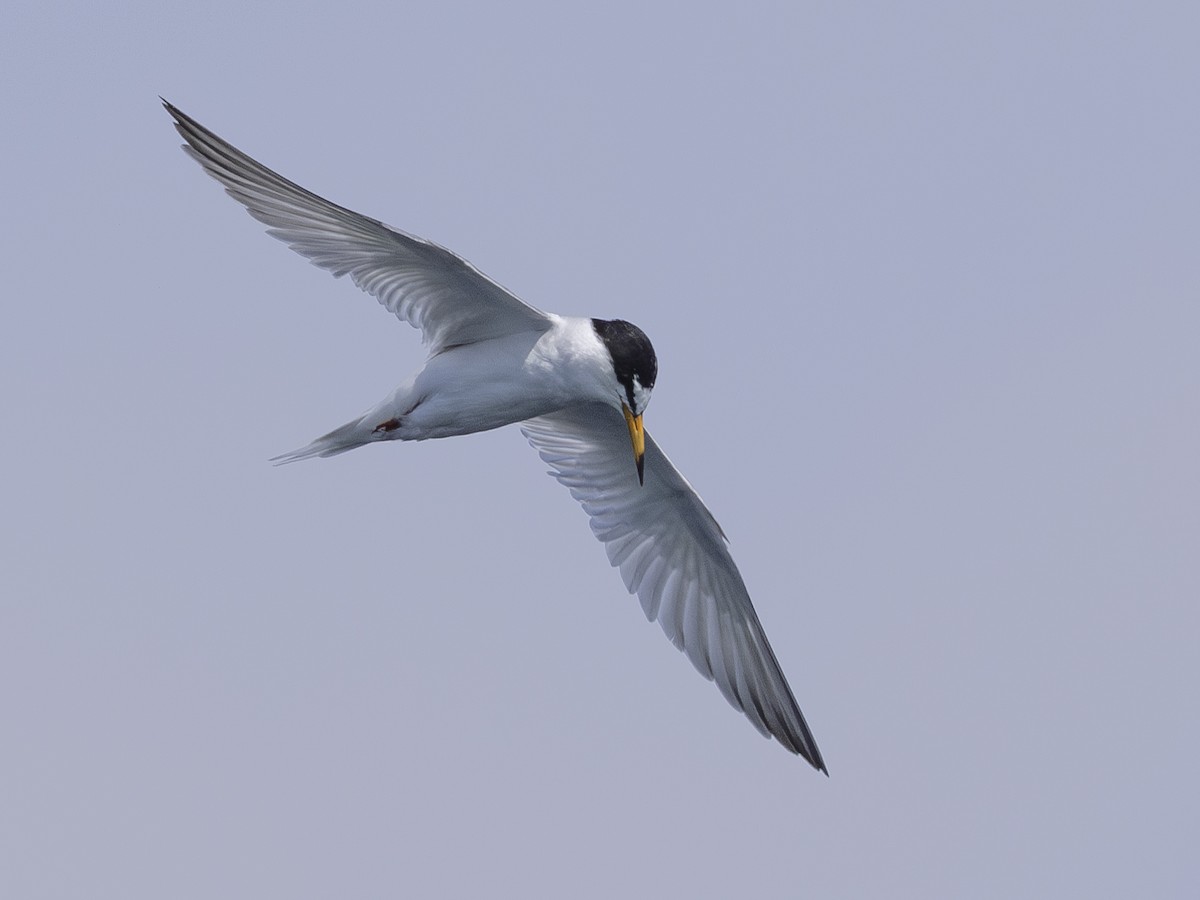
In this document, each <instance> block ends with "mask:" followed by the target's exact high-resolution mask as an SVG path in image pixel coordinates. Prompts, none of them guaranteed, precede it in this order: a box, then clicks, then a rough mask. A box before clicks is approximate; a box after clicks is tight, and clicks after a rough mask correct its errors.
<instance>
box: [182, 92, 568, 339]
mask: <svg viewBox="0 0 1200 900" xmlns="http://www.w3.org/2000/svg"><path fill="white" fill-rule="evenodd" d="M163 105H164V106H165V107H166V108H167V112H169V113H170V114H171V116H172V117H173V118H174V119H175V128H176V130H178V132H179V133H180V134H181V135H183V139H184V140H185V141H187V143H186V144H184V145H183V149H184V150H186V151H187V152H188V153H189V154H190V155H191V156H192V157H193V158H195V160H196V161H197V162H199V163H200V165H202V166H203V167H204V169H205V171H206V172H208V174H209V175H211V176H212V177H213V178H215V179H217V181H219V182H221V184H223V185H224V186H225V191H226V193H228V194H229V196H231V197H233V199H235V200H237V201H238V202H239V203H241V204H242V205H243V206H245V207H246V209H247V210H248V211H249V213H250V215H252V216H254V218H256V219H258V220H259V221H260V222H263V223H265V224H266V225H268V226H269V227H268V229H267V233H268V234H270V235H272V236H273V237H277V238H279V239H280V240H281V241H284V242H286V243H287V244H288V246H289V247H291V248H292V249H293V250H295V251H296V252H297V253H299V254H301V255H302V256H307V257H308V258H309V259H310V260H312V261H313V262H314V263H316V264H317V265H318V266H321V267H323V268H326V269H328V270H329V271H331V272H332V273H333V274H334V275H335V276H339V277H340V276H342V275H349V276H350V277H351V278H352V279H353V280H354V283H355V284H357V285H358V286H359V287H360V288H362V289H363V290H364V291H366V292H367V293H368V294H371V295H373V296H374V297H376V298H377V299H378V300H379V302H380V303H382V304H383V305H384V306H386V307H387V308H388V309H389V310H391V311H392V312H393V313H395V314H396V315H397V316H399V317H400V318H401V319H403V320H404V321H406V322H408V323H409V324H410V325H412V326H413V327H414V328H419V329H420V330H421V332H422V336H423V338H424V341H425V343H426V344H428V345H429V348H430V352H431V353H437V352H438V351H440V350H443V349H445V348H446V347H450V346H456V345H461V344H472V343H475V342H476V341H482V340H487V339H489V338H496V337H503V336H504V335H508V334H517V333H519V332H522V331H545V330H546V329H547V328H548V327H549V326H550V317H549V316H547V315H546V314H545V313H543V312H541V311H540V310H537V309H534V308H533V307H532V306H529V305H528V304H526V303H522V302H521V301H520V300H518V299H517V298H516V297H514V296H513V295H512V294H510V293H509V292H508V291H506V290H504V288H502V287H500V285H498V284H496V283H495V282H494V281H492V280H491V279H489V278H488V277H487V276H486V275H484V274H483V273H482V272H480V271H479V270H478V269H476V268H475V267H474V266H472V265H471V264H470V263H468V262H467V261H466V260H464V259H460V258H459V257H458V256H455V255H454V254H453V253H451V252H450V251H449V250H446V249H445V248H444V247H439V246H438V245H437V244H433V243H430V242H429V241H426V240H422V239H421V238H418V237H413V236H412V235H408V234H405V233H404V232H402V231H399V230H397V229H395V228H392V227H391V226H389V225H384V224H383V223H382V222H379V221H377V220H375V219H370V218H367V217H366V216H363V215H359V214H358V213H356V212H354V211H352V210H349V209H346V208H345V207H342V206H338V205H337V204H336V203H330V202H329V201H328V200H325V199H322V198H321V197H318V196H317V195H316V194H314V193H312V192H310V191H306V190H305V189H304V188H302V187H300V186H299V185H298V184H294V183H292V182H291V181H288V180H287V179H286V178H284V177H282V176H281V175H277V174H276V173H275V172H272V171H271V170H270V169H268V168H267V167H266V166H264V165H262V164H261V163H259V162H256V161H255V160H253V159H251V158H250V157H249V156H247V155H246V154H245V153H243V152H242V151H240V150H238V149H237V148H236V147H234V146H233V145H232V144H229V143H227V142H226V141H223V140H222V139H221V138H219V137H217V136H216V135H215V134H213V133H212V132H211V131H209V130H208V129H207V128H205V127H204V126H203V125H201V124H200V123H199V122H197V121H196V120H195V119H192V118H190V117H189V116H187V115H185V114H184V113H182V112H180V111H179V110H178V109H176V108H175V107H174V106H172V105H171V104H170V103H167V102H166V101H165V100H164V101H163Z"/></svg>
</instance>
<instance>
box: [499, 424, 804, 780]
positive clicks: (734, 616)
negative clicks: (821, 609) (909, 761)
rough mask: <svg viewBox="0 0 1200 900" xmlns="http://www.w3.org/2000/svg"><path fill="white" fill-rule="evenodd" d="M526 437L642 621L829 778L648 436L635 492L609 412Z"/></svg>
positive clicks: (704, 522) (702, 516)
mask: <svg viewBox="0 0 1200 900" xmlns="http://www.w3.org/2000/svg"><path fill="white" fill-rule="evenodd" d="M521 430H522V431H523V432H524V434H525V437H526V438H527V439H528V440H529V442H530V443H531V444H532V445H533V447H534V448H535V449H536V450H537V451H538V453H539V455H540V456H541V458H542V459H543V460H544V461H545V462H546V463H548V464H549V465H550V468H551V473H550V474H551V475H553V476H554V477H555V478H556V479H558V481H560V482H561V483H562V484H564V485H565V486H566V487H567V488H568V489H569V490H570V491H571V496H573V497H574V498H575V499H576V500H578V501H579V503H580V504H581V505H582V506H583V509H584V511H585V512H586V513H587V514H588V516H589V518H590V520H591V526H592V531H593V532H594V533H595V535H596V537H598V538H599V539H600V540H601V541H602V542H603V543H604V545H605V549H606V550H607V552H608V558H609V561H610V562H611V563H612V564H613V565H614V566H616V567H617V568H619V569H620V571H621V578H622V580H624V582H625V586H626V587H627V588H628V589H629V592H630V593H632V594H636V595H637V597H638V599H639V600H640V601H641V604H642V609H643V610H644V611H645V613H646V616H647V618H649V619H650V620H651V621H654V620H655V619H657V620H658V623H659V625H661V626H662V629H663V631H664V632H665V633H666V635H667V637H668V638H670V640H671V643H673V644H674V645H675V646H676V647H678V648H679V649H681V650H682V651H683V652H684V653H685V654H686V655H687V657H688V659H690V660H691V661H692V664H693V665H694V666H695V667H696V669H697V670H699V672H700V673H701V674H702V675H704V677H705V678H708V679H711V680H714V681H715V682H716V684H717V687H718V688H720V690H721V693H722V694H724V695H725V698H726V699H727V700H728V701H729V702H730V703H731V704H733V706H735V707H736V708H737V709H740V710H741V711H742V712H743V713H745V715H746V718H748V719H749V720H750V721H751V723H753V725H754V727H755V728H757V729H758V730H759V731H760V732H762V733H763V734H764V735H769V736H773V737H774V738H775V739H776V740H778V741H779V742H780V743H781V744H783V746H785V747H787V748H788V749H789V750H791V751H792V752H793V753H798V754H800V755H801V756H803V757H804V758H805V759H807V760H808V761H809V762H810V763H812V764H813V765H814V766H815V767H816V768H817V769H820V770H821V771H827V770H826V768H825V763H824V761H823V760H822V759H821V751H820V750H818V749H817V744H816V741H815V740H814V739H813V736H812V732H810V731H809V728H808V725H807V724H806V723H805V721H804V715H803V713H801V711H800V707H799V705H797V703H796V698H795V697H794V696H793V695H792V691H791V688H790V687H789V686H788V683H787V680H786V678H785V677H784V675H783V671H782V670H781V669H780V667H779V663H778V662H777V661H776V659H775V654H774V652H773V651H772V650H771V645H770V644H769V643H768V642H767V636H766V634H765V633H764V632H763V629H762V625H761V624H760V623H759V621H758V616H757V614H756V613H755V611H754V606H753V605H752V604H751V602H750V595H749V594H748V593H747V591H746V585H745V583H744V582H743V581H742V576H741V574H740V573H739V572H738V569H737V566H736V565H735V564H734V562H733V557H731V556H730V555H729V550H728V547H727V546H726V542H725V536H724V534H723V533H722V532H721V528H720V526H719V525H717V522H716V520H715V519H714V518H713V516H712V514H711V513H710V512H709V511H708V508H707V507H706V506H705V505H704V503H703V501H702V500H701V499H700V496H699V495H698V494H697V493H696V492H695V491H694V490H693V489H692V486H691V485H690V484H688V482H687V480H686V479H685V478H684V477H683V476H682V475H681V474H680V473H679V471H678V470H677V469H676V468H675V467H674V466H673V465H672V464H671V461H670V460H669V459H667V457H666V455H665V454H664V453H663V452H662V450H661V449H659V446H658V444H657V443H655V441H654V440H653V439H652V438H651V437H650V435H649V434H647V435H646V468H645V474H646V481H645V484H644V486H639V485H638V482H637V475H636V472H635V469H634V465H633V458H632V452H631V450H630V447H629V441H628V438H627V430H626V427H625V423H624V421H622V418H621V414H620V413H619V412H617V411H616V410H614V409H612V408H610V407H608V406H606V405H604V404H599V403H596V404H586V405H581V406H577V407H571V408H569V409H566V410H564V411H562V412H559V413H554V414H553V415H548V416H540V417H539V418H536V419H530V420H529V421H527V422H525V423H524V424H523V425H522V427H521Z"/></svg>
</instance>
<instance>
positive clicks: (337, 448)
mask: <svg viewBox="0 0 1200 900" xmlns="http://www.w3.org/2000/svg"><path fill="white" fill-rule="evenodd" d="M366 422H367V417H366V416H363V417H361V418H358V419H355V420H354V421H353V422H347V423H346V424H345V425H343V426H342V427H341V428H335V429H333V431H331V432H329V434H326V435H323V436H322V437H319V438H317V439H316V440H315V441H313V442H312V443H311V444H309V445H308V446H307V447H301V448H300V449H299V450H292V451H291V452H289V453H282V454H280V455H279V456H276V457H273V458H272V459H271V462H273V463H274V464H275V465H277V466H282V465H284V464H285V463H292V462H298V461H299V460H302V459H310V458H311V457H314V456H337V455H338V454H339V453H345V452H346V451H347V450H353V449H354V448H355V447H361V446H363V445H364V444H370V443H372V442H373V441H377V440H379V439H380V438H381V437H382V435H380V434H379V432H378V431H376V430H374V429H372V428H371V427H370V426H369V425H367V424H366Z"/></svg>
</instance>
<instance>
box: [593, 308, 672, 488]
mask: <svg viewBox="0 0 1200 900" xmlns="http://www.w3.org/2000/svg"><path fill="white" fill-rule="evenodd" d="M592 328H594V329H595V331H596V335H597V336H598V337H599V338H600V341H601V343H603V344H604V346H605V348H606V349H607V350H608V355H609V357H610V358H611V359H612V368H613V391H612V393H613V403H614V404H616V405H619V406H620V408H621V412H623V413H624V414H625V423H626V424H627V425H628V426H629V439H630V441H631V442H632V443H633V458H634V462H635V463H636V464H637V473H638V483H639V484H643V483H645V463H646V432H645V430H644V429H643V427H642V414H643V413H644V412H645V411H646V407H647V406H649V405H650V394H651V392H652V391H653V390H654V382H655V379H657V378H658V357H656V356H655V355H654V347H653V346H652V345H651V344H650V338H648V337H646V333H645V332H644V331H642V329H640V328H638V327H637V326H636V325H631V324H630V323H629V322H625V321H623V320H621V319H611V320H610V319H592Z"/></svg>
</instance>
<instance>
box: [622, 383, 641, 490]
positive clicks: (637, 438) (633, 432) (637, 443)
mask: <svg viewBox="0 0 1200 900" xmlns="http://www.w3.org/2000/svg"><path fill="white" fill-rule="evenodd" d="M621 411H622V412H623V413H625V424H626V425H628V426H629V440H630V441H632V442H633V458H634V460H635V461H636V462H637V470H638V484H645V483H646V429H645V428H643V427H642V417H641V416H640V415H639V416H635V415H634V414H633V411H632V410H630V408H629V407H628V406H626V405H625V404H624V403H622V404H621Z"/></svg>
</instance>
